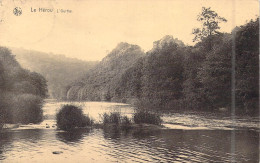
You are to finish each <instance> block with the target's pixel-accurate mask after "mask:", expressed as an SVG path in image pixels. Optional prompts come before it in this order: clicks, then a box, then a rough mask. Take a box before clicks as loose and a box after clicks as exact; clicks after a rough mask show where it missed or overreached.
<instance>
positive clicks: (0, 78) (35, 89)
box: [0, 47, 48, 124]
mask: <svg viewBox="0 0 260 163" xmlns="http://www.w3.org/2000/svg"><path fill="white" fill-rule="evenodd" d="M47 93H48V90H47V81H46V80H45V78H44V77H42V76H41V75H40V74H38V73H35V72H30V71H28V70H25V69H23V68H22V67H21V66H20V65H19V63H18V62H17V61H16V59H15V56H14V55H12V53H11V51H10V50H9V49H7V48H5V47H0V124H3V123H38V122H40V121H41V120H42V110H41V107H42V104H43V99H44V98H46V97H47Z"/></svg>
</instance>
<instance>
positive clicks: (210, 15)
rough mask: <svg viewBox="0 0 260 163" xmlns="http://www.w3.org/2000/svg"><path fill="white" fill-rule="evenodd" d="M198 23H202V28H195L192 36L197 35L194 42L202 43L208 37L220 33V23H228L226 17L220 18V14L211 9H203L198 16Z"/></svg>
mask: <svg viewBox="0 0 260 163" xmlns="http://www.w3.org/2000/svg"><path fill="white" fill-rule="evenodd" d="M197 20H198V21H200V22H202V27H201V28H194V29H193V31H192V34H194V35H195V37H194V39H193V42H195V41H201V40H203V39H204V38H206V37H208V36H212V35H215V34H218V33H220V32H219V31H218V29H220V27H219V23H221V22H227V20H226V19H225V18H224V17H220V16H219V15H218V13H216V12H215V11H213V10H211V8H210V7H209V8H205V7H202V12H201V13H200V14H199V15H198V18H197Z"/></svg>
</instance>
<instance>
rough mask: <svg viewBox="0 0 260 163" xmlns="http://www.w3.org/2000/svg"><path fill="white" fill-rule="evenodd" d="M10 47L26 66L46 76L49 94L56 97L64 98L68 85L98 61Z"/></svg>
mask: <svg viewBox="0 0 260 163" xmlns="http://www.w3.org/2000/svg"><path fill="white" fill-rule="evenodd" d="M10 49H11V50H12V53H13V54H14V55H15V58H16V59H17V61H18V62H19V63H20V64H21V65H22V66H23V67H24V68H26V69H28V70H31V71H35V72H38V73H40V74H42V75H43V76H44V77H45V78H46V80H47V81H48V90H49V95H50V97H51V98H56V99H64V97H63V95H64V94H66V93H64V91H66V86H67V85H69V84H70V83H72V82H73V81H74V80H76V79H78V78H81V77H82V76H83V75H84V74H86V73H87V72H88V70H89V69H91V68H92V67H93V66H94V65H96V64H97V63H98V62H93V61H82V60H79V59H74V58H67V57H66V56H64V55H54V54H51V53H44V52H38V51H33V50H26V49H22V48H10Z"/></svg>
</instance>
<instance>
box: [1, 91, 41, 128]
mask: <svg viewBox="0 0 260 163" xmlns="http://www.w3.org/2000/svg"><path fill="white" fill-rule="evenodd" d="M8 100H9V101H8ZM5 101H7V102H8V103H9V105H8V106H9V107H10V112H11V114H10V117H11V119H10V120H11V121H10V122H11V123H23V124H29V123H39V122H41V121H42V118H43V111H42V104H43V100H42V98H41V97H39V96H36V95H32V94H18V95H14V94H12V93H9V94H8V96H7V98H6V99H5Z"/></svg>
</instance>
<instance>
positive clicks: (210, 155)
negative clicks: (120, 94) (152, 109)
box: [0, 100, 259, 163]
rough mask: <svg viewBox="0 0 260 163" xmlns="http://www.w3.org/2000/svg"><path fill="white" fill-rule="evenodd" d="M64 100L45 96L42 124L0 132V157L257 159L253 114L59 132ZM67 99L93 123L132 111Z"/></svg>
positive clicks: (178, 116) (168, 118) (168, 117)
mask: <svg viewBox="0 0 260 163" xmlns="http://www.w3.org/2000/svg"><path fill="white" fill-rule="evenodd" d="M67 103H68V102H57V101H55V100H48V101H47V102H46V103H45V105H44V107H43V111H44V121H43V122H42V123H41V124H37V125H32V124H31V125H22V126H20V127H19V128H16V129H10V130H4V131H1V132H0V162H8V163H9V162H46V163H47V162H48V163H49V162H55V163H56V162H63V163H65V162H73V163H74V162H102V163H103V162H232V161H233V162H259V119H258V117H255V118H248V117H243V118H241V117H240V118H238V117H237V118H236V119H235V121H232V120H231V119H230V118H229V117H223V116H216V115H211V114H209V113H207V114H195V113H186V114H184V113H171V114H164V115H163V116H162V119H163V121H164V123H163V125H164V126H165V127H164V128H163V129H159V130H139V129H137V130H136V129H135V130H126V131H122V130H118V129H115V128H114V129H98V128H94V129H79V130H77V131H74V132H63V131H60V130H57V129H56V127H55V124H56V122H55V114H56V112H57V111H58V110H59V109H60V108H61V106H62V105H64V104H67ZM72 104H75V105H78V106H81V107H82V108H83V111H84V113H85V114H89V116H90V117H92V118H93V119H94V120H95V122H100V120H101V116H100V115H102V114H103V113H105V112H107V113H108V112H114V111H117V112H121V114H122V115H126V116H128V117H131V116H132V114H133V113H134V107H132V106H130V105H126V104H119V103H107V102H81V103H79V102H74V103H72ZM46 127H47V128H46ZM53 152H54V153H55V152H56V153H58V154H54V153H53Z"/></svg>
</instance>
